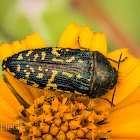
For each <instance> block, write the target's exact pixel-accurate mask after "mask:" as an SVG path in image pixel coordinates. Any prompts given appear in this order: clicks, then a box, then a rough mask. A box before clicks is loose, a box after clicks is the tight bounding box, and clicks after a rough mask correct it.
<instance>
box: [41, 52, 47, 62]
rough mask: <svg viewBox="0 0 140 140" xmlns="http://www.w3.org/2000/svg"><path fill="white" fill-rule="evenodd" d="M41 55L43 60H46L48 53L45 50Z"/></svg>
mask: <svg viewBox="0 0 140 140" xmlns="http://www.w3.org/2000/svg"><path fill="white" fill-rule="evenodd" d="M41 55H42V58H41V60H45V56H46V53H45V52H42V53H41Z"/></svg>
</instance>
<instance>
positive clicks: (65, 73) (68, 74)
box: [62, 72, 73, 78]
mask: <svg viewBox="0 0 140 140" xmlns="http://www.w3.org/2000/svg"><path fill="white" fill-rule="evenodd" d="M62 74H63V75H67V76H68V77H70V78H72V77H73V75H72V74H71V73H68V72H62Z"/></svg>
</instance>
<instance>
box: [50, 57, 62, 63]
mask: <svg viewBox="0 0 140 140" xmlns="http://www.w3.org/2000/svg"><path fill="white" fill-rule="evenodd" d="M52 61H55V62H63V59H56V58H53V59H52Z"/></svg>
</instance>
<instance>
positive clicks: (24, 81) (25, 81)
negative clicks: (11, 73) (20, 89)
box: [19, 78, 28, 84]
mask: <svg viewBox="0 0 140 140" xmlns="http://www.w3.org/2000/svg"><path fill="white" fill-rule="evenodd" d="M19 80H20V81H21V82H23V83H25V84H27V81H28V80H27V79H22V78H20V79H19Z"/></svg>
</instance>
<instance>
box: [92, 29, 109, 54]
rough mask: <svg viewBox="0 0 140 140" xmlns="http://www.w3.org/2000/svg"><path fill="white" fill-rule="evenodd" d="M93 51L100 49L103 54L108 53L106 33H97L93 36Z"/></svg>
mask: <svg viewBox="0 0 140 140" xmlns="http://www.w3.org/2000/svg"><path fill="white" fill-rule="evenodd" d="M91 51H99V52H101V53H102V54H104V55H106V54H107V40H106V37H105V34H104V33H100V32H98V33H95V34H94V35H93V38H92V46H91Z"/></svg>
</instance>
